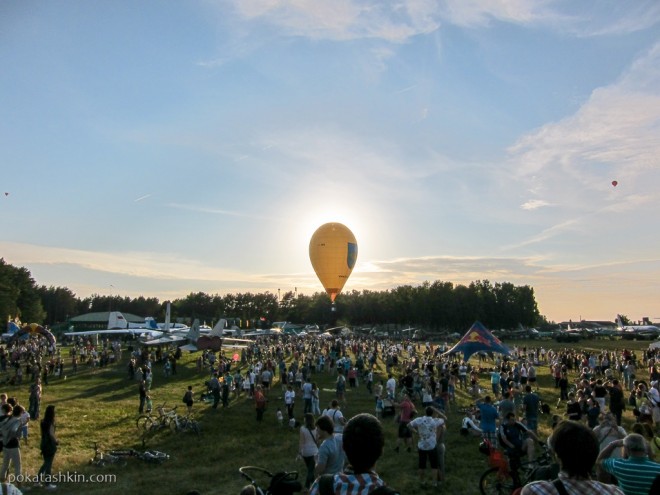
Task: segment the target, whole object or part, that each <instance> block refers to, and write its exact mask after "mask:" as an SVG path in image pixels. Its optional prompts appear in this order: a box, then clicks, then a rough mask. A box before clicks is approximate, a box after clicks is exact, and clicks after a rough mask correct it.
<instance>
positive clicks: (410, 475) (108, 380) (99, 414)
mask: <svg viewBox="0 0 660 495" xmlns="http://www.w3.org/2000/svg"><path fill="white" fill-rule="evenodd" d="M509 344H510V345H513V344H515V343H513V342H512V343H509ZM518 345H519V346H523V345H528V346H529V345H535V346H541V345H542V346H544V347H545V348H546V349H548V348H564V347H566V344H557V343H555V342H550V341H543V342H532V341H525V342H519V343H518ZM647 346H648V343H642V342H622V341H608V340H603V341H584V342H581V343H580V344H578V345H577V347H579V348H580V349H584V350H601V349H613V350H618V349H622V348H623V347H627V348H632V349H635V350H636V351H637V356H638V357H641V352H640V350H641V349H644V348H646V347H647ZM63 355H64V356H68V351H67V350H66V349H63ZM196 357H197V355H196V354H186V355H184V357H183V358H182V360H181V361H180V362H179V364H178V366H177V371H178V373H177V375H175V376H172V377H170V378H165V377H164V374H163V371H162V366H161V365H158V364H157V365H155V366H154V380H153V387H152V396H153V403H154V406H156V405H157V404H160V403H162V402H167V404H168V405H170V406H178V408H179V409H180V410H181V411H183V410H184V409H185V406H184V404H183V403H182V402H181V398H182V396H183V394H184V392H185V390H186V387H187V386H188V385H193V389H194V392H195V397H196V398H197V397H198V396H199V393H200V392H201V391H202V389H203V383H204V380H205V379H206V378H207V376H206V373H201V374H200V373H198V372H197V371H196V366H195V359H196ZM474 362H476V361H474ZM66 363H67V365H68V364H69V360H68V359H67V361H66ZM127 363H128V353H127V352H124V354H123V357H122V360H121V362H119V363H116V364H112V365H110V366H108V367H106V368H102V369H94V370H92V369H88V368H85V367H83V366H81V367H80V369H79V372H78V373H77V374H72V373H71V369H70V366H67V367H66V368H65V375H67V378H66V379H60V378H52V379H51V380H50V383H49V385H46V386H44V393H43V398H42V407H41V411H42V414H43V411H44V410H45V407H46V406H47V405H48V404H55V405H56V410H57V425H58V426H57V434H58V437H59V439H60V449H59V451H58V453H57V455H56V457H55V463H54V468H53V473H69V474H73V473H77V474H79V475H85V476H90V475H99V474H101V475H115V476H116V478H115V479H112V480H106V481H104V482H101V483H94V484H91V483H90V482H84V483H83V482H69V483H67V482H62V483H60V484H59V489H58V492H59V493H67V494H73V495H75V494H86V493H90V492H92V491H93V492H94V493H95V494H99V495H105V494H117V493H122V494H123V495H131V494H144V493H155V491H156V489H158V490H159V492H161V493H166V494H168V495H169V494H172V495H174V494H186V493H187V492H188V491H190V490H192V489H196V490H198V491H199V492H200V493H202V494H204V495H209V494H227V495H233V494H238V492H239V491H240V488H241V487H242V486H243V485H244V484H245V481H244V480H243V479H241V478H240V476H239V475H238V468H239V467H240V466H242V465H258V466H263V467H265V468H267V469H269V470H270V471H271V472H276V471H280V470H299V471H300V472H301V475H302V476H304V472H305V468H304V465H303V463H302V462H298V461H296V454H297V450H298V432H297V431H290V430H289V429H288V428H286V427H284V428H283V427H280V426H279V425H278V424H277V421H276V419H275V411H276V409H277V407H278V406H279V407H282V410H283V411H285V407H284V405H283V400H282V395H283V394H282V393H281V388H280V386H279V382H277V384H276V385H275V387H274V389H273V390H271V392H270V395H269V400H270V403H269V407H268V410H267V411H266V415H265V418H264V421H263V423H262V424H257V422H256V420H255V413H254V406H253V403H252V401H251V400H249V399H246V398H245V397H244V396H243V397H242V398H240V399H238V400H232V401H231V403H230V406H229V407H228V408H226V409H222V408H219V409H217V410H212V409H211V408H210V405H208V404H206V403H201V402H197V403H195V405H194V414H195V417H196V419H198V420H199V421H200V422H201V424H202V434H201V435H200V436H199V437H197V436H194V435H191V434H174V433H171V432H169V431H163V432H160V433H158V434H157V435H156V436H154V437H153V438H151V439H150V440H149V442H148V444H147V447H149V448H153V449H156V450H161V451H164V452H167V453H168V454H170V455H171V460H170V461H168V462H167V463H165V464H163V465H160V466H159V465H148V464H144V463H140V461H138V460H132V461H134V462H129V463H128V465H127V466H126V467H121V468H119V467H117V466H112V465H110V466H107V467H105V468H98V467H94V466H90V465H89V460H90V458H91V457H92V456H93V454H94V452H93V444H94V442H98V443H100V444H101V445H102V446H103V448H104V449H113V448H128V447H134V448H141V441H140V439H139V436H138V432H137V429H136V426H135V419H136V417H137V415H138V414H137V412H138V403H139V399H138V385H137V382H135V381H130V380H129V378H128V373H127ZM377 374H378V376H379V377H381V378H383V377H384V376H385V370H384V365H383V363H382V362H379V368H378V370H377ZM640 374H641V376H640ZM638 378H648V377H647V376H645V375H644V373H640V372H639V370H638ZM538 379H539V386H540V389H541V390H540V395H541V398H542V399H543V400H544V401H545V402H548V403H549V404H551V405H552V413H555V409H554V403H555V402H556V401H557V398H558V391H556V390H555V389H554V388H553V384H554V382H553V380H552V378H551V376H550V374H549V371H548V368H547V367H543V368H541V369H539V374H538ZM313 380H314V381H316V382H317V383H318V384H319V385H320V388H321V390H322V391H321V409H323V407H324V405H325V404H327V403H328V402H329V401H330V400H331V399H332V398H333V393H332V392H330V391H328V390H330V389H332V388H333V384H334V377H332V376H330V375H329V374H327V373H323V374H320V375H314V378H313ZM482 383H483V384H487V383H489V382H488V380H487V378H486V376H484V377H483V379H482ZM5 387H6V388H5V390H4V391H5V392H6V393H7V394H8V395H10V396H15V397H17V398H18V399H19V401H20V402H21V403H23V404H27V402H28V385H26V384H23V385H21V386H8V385H6V386H5ZM457 401H458V404H457V407H461V406H465V405H467V404H469V403H471V402H472V398H471V397H469V396H468V395H467V394H466V393H465V392H463V391H458V392H457ZM418 407H419V406H418ZM343 411H344V414H345V415H346V416H347V417H350V416H352V415H354V414H357V413H359V412H370V413H373V412H374V404H373V399H372V397H371V396H370V395H369V394H368V393H367V391H366V388H365V387H364V385H363V384H361V385H360V388H358V389H355V390H351V389H349V390H347V404H346V406H345V407H343ZM296 414H297V415H299V416H302V400H301V399H298V402H297V404H296ZM550 416H551V415H544V416H540V417H539V431H540V433H541V437H543V438H545V437H546V436H547V435H548V434H549V432H550V422H551V418H550ZM461 418H462V415H461V414H460V413H458V412H454V413H450V414H449V422H448V431H447V437H446V445H447V454H446V472H447V479H446V481H445V482H444V484H443V488H442V491H443V492H444V493H461V494H476V493H478V491H479V490H478V482H479V477H480V476H481V474H482V472H483V471H484V470H485V469H486V468H487V465H486V459H485V458H484V457H483V456H482V455H481V454H479V452H478V450H477V446H478V443H479V440H478V439H475V438H467V439H466V438H464V437H462V436H460V434H459V428H460V420H461ZM633 419H634V418H633V416H632V413H631V411H630V410H628V411H626V412H625V415H624V425H623V426H624V427H625V428H627V429H628V428H629V427H630V425H631V423H632V422H633ZM383 425H384V427H385V430H386V439H387V440H386V446H385V452H384V454H383V457H382V458H381V460H380V461H379V463H378V466H377V470H378V472H379V474H380V475H381V477H382V478H383V479H385V480H386V481H387V482H388V484H390V485H392V486H394V487H395V488H397V489H399V490H400V491H401V493H402V494H406V495H408V494H416V493H426V492H429V491H430V490H429V489H426V490H423V489H421V488H419V484H418V481H417V471H416V467H417V455H416V453H414V452H413V453H405V452H402V453H400V454H396V453H395V452H394V451H393V447H394V445H395V442H396V432H397V425H396V424H395V422H394V421H393V420H392V419H391V418H388V419H385V420H384V421H383ZM38 445H39V427H38V424H37V423H36V422H33V423H32V424H31V427H30V440H29V445H28V446H23V447H22V449H21V450H22V456H23V472H24V473H27V474H30V475H34V474H36V472H37V470H38V469H39V466H40V465H41V459H40V455H39V449H38ZM163 490H164V491H163ZM34 491H35V492H37V491H38V490H36V489H35V490H34Z"/></svg>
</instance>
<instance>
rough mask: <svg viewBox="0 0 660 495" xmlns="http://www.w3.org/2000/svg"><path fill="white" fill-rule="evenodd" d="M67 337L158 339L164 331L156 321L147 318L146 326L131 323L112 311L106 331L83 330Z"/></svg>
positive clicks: (68, 334) (70, 333)
mask: <svg viewBox="0 0 660 495" xmlns="http://www.w3.org/2000/svg"><path fill="white" fill-rule="evenodd" d="M64 335H66V336H67V337H87V336H91V335H131V336H133V337H148V338H158V337H160V336H162V335H163V331H162V330H160V329H159V328H158V325H157V324H156V320H154V319H153V318H145V320H144V324H140V323H129V322H128V321H127V320H126V318H124V315H123V314H121V313H120V312H119V311H111V312H110V315H109V316H108V328H107V329H105V330H83V331H79V332H65V333H64Z"/></svg>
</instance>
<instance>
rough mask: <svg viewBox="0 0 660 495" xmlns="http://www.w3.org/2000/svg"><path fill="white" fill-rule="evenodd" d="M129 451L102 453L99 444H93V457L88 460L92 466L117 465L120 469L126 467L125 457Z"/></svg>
mask: <svg viewBox="0 0 660 495" xmlns="http://www.w3.org/2000/svg"><path fill="white" fill-rule="evenodd" d="M128 452H129V451H121V452H119V451H117V452H116V453H110V452H103V451H102V450H101V449H100V448H99V444H98V443H96V442H94V457H92V458H91V459H90V460H89V463H90V464H91V465H92V466H98V467H105V466H107V465H108V464H117V465H119V466H121V467H123V466H125V465H126V457H129V456H130V455H132V454H130V453H128Z"/></svg>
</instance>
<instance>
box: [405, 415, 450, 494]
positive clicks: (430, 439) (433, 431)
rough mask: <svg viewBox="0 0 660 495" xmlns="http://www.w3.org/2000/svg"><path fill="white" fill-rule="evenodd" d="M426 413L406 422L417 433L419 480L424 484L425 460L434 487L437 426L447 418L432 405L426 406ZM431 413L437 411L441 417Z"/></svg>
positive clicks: (435, 481) (442, 423)
mask: <svg viewBox="0 0 660 495" xmlns="http://www.w3.org/2000/svg"><path fill="white" fill-rule="evenodd" d="M425 412H426V415H425V416H421V417H419V418H415V419H413V420H412V421H411V422H410V423H408V428H410V429H411V430H412V431H414V432H415V433H417V434H418V435H419V441H418V442H417V451H418V454H419V481H420V483H421V484H422V486H424V485H425V484H426V481H425V478H424V473H425V471H426V461H427V460H428V461H429V463H430V464H431V480H432V483H433V486H434V487H437V486H438V450H437V448H436V444H437V435H438V428H440V427H441V426H442V425H444V424H445V420H446V419H447V418H446V416H445V415H444V414H442V413H441V412H440V411H439V410H438V409H435V408H433V407H427V408H426V411H425ZM433 413H437V414H438V415H439V416H441V418H434V417H433Z"/></svg>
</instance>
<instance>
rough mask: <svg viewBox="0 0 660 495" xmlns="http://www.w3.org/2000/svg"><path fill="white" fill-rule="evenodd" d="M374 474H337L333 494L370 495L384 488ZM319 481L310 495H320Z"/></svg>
mask: <svg viewBox="0 0 660 495" xmlns="http://www.w3.org/2000/svg"><path fill="white" fill-rule="evenodd" d="M384 485H385V482H384V481H383V480H381V479H380V478H379V477H378V475H377V474H376V473H374V472H369V473H360V474H353V473H350V472H347V473H339V474H335V477H334V480H333V482H332V493H333V494H334V495H369V494H370V493H371V492H372V491H374V490H375V489H376V488H378V487H379V486H384ZM320 493H321V492H320V488H319V480H318V479H317V480H316V481H315V482H314V484H313V485H312V488H311V490H310V491H309V495H320Z"/></svg>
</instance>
